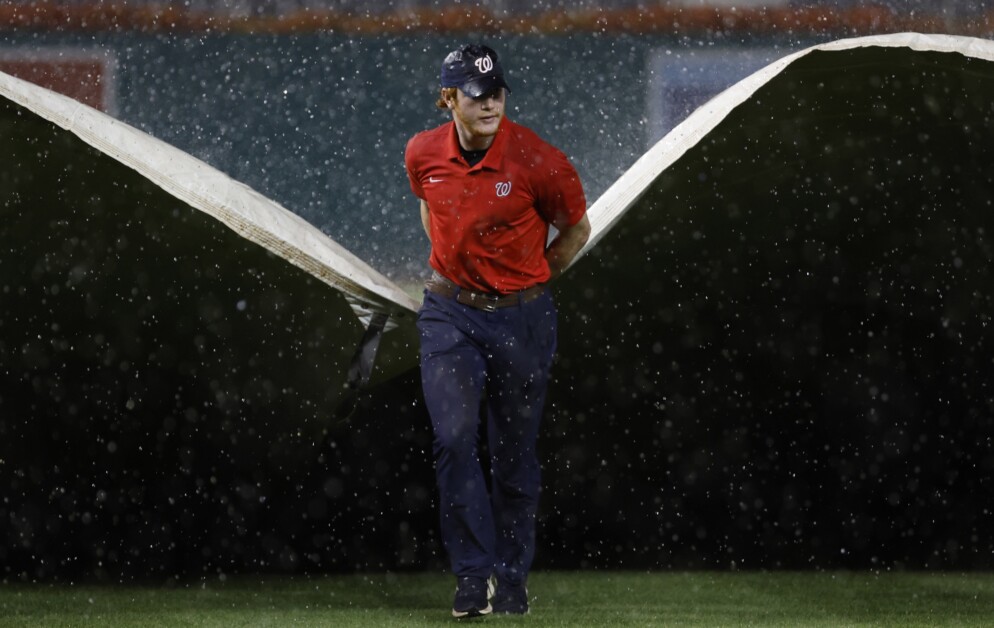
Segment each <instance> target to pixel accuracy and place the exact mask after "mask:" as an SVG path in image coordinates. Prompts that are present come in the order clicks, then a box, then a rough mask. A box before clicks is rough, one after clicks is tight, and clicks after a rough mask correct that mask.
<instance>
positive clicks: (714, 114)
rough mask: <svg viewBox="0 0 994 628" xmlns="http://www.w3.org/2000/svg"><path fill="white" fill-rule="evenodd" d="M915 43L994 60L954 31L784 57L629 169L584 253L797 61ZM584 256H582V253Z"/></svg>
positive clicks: (981, 43)
mask: <svg viewBox="0 0 994 628" xmlns="http://www.w3.org/2000/svg"><path fill="white" fill-rule="evenodd" d="M873 46H878V47H884V48H900V47H904V48H910V49H911V50H915V51H921V52H945V53H958V54H962V55H965V56H967V57H974V58H977V59H984V60H987V61H994V42H992V41H988V40H983V39H975V38H972V37H960V36H953V35H924V34H919V33H898V34H894V35H873V36H869V37H857V38H853V39H843V40H839V41H834V42H831V43H827V44H820V45H817V46H812V47H811V48H807V49H805V50H801V51H798V52H796V53H794V54H791V55H788V56H786V57H784V58H782V59H779V60H777V61H775V62H773V63H771V64H769V65H768V66H766V67H764V68H763V69H761V70H759V71H757V72H755V73H753V74H752V75H750V76H748V77H746V78H745V79H743V80H741V81H739V82H738V83H736V84H735V85H733V86H732V87H730V88H728V89H727V90H725V91H724V92H722V93H721V94H719V95H718V96H715V97H714V98H713V99H711V100H710V101H708V102H707V103H706V104H704V105H703V106H701V107H700V108H698V109H697V110H696V111H694V113H693V114H691V115H690V116H689V117H688V118H687V119H686V120H684V121H683V122H682V123H681V124H679V125H677V126H676V127H675V128H674V129H673V130H672V131H670V132H669V133H668V134H667V135H666V136H665V137H663V139H661V140H659V142H658V143H656V145H655V146H653V147H652V148H651V149H649V150H648V151H646V153H645V154H644V155H643V156H642V157H641V158H640V159H639V160H638V161H637V162H635V164H634V165H632V167H631V168H629V169H628V171H626V172H625V173H624V174H623V175H622V176H621V177H619V178H618V180H617V181H615V183H614V184H613V185H612V186H611V187H610V188H608V190H607V191H606V192H605V193H604V194H603V195H601V197H600V198H599V199H597V202H595V203H594V204H593V205H592V206H591V207H590V209H589V216H590V222H591V225H592V228H593V229H592V234H591V237H590V241H589V242H588V243H587V246H586V247H584V249H583V251H582V252H581V256H582V255H583V254H584V253H586V252H587V251H589V250H590V249H591V248H593V247H594V246H596V245H597V242H598V241H599V240H600V239H601V238H602V237H603V236H604V235H605V234H606V233H607V232H609V231H610V230H611V228H612V227H613V226H614V225H615V224H616V223H617V222H618V221H619V220H621V218H622V216H624V214H625V212H626V211H628V209H630V208H631V207H632V206H633V205H635V203H636V201H638V199H639V197H641V196H642V194H643V193H644V192H645V191H646V190H647V189H648V188H649V186H651V185H652V183H653V182H654V181H655V180H656V178H657V177H659V175H660V174H661V173H662V172H663V171H664V170H666V169H667V168H668V167H669V166H671V165H672V164H673V163H674V162H676V161H677V160H678V159H679V158H680V157H681V156H682V155H683V154H684V153H686V152H687V151H688V150H689V149H690V148H692V147H694V146H696V145H697V144H698V143H699V142H700V141H701V140H702V139H704V138H705V137H706V136H707V135H708V133H710V132H711V131H712V129H714V128H715V127H716V126H717V125H718V124H719V123H720V122H721V121H722V120H724V119H725V117H726V116H727V115H728V114H729V113H730V112H731V111H732V110H733V109H735V108H736V107H737V106H739V105H740V104H742V103H743V102H745V101H746V100H748V99H749V98H750V97H751V96H752V95H753V94H754V93H755V92H756V90H758V89H760V88H761V87H762V86H763V85H765V84H766V83H768V82H769V81H770V80H771V79H773V78H774V77H776V76H777V75H779V74H780V73H781V72H783V71H784V70H786V69H787V68H788V67H789V66H790V65H791V64H792V63H794V62H795V61H797V60H798V59H801V58H802V57H805V56H807V55H809V54H811V53H812V52H815V51H819V50H821V51H827V52H832V51H841V50H852V49H854V48H867V47H873ZM577 259H579V256H578V258H577Z"/></svg>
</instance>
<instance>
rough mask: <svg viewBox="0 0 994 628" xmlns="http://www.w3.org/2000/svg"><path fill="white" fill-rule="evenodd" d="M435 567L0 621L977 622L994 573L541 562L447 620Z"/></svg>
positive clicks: (212, 590) (40, 612) (152, 597)
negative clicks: (483, 604)
mask: <svg viewBox="0 0 994 628" xmlns="http://www.w3.org/2000/svg"><path fill="white" fill-rule="evenodd" d="M453 587H454V581H453V579H452V578H451V577H447V576H442V575H434V574H375V575H354V576H329V577H298V578H267V577H238V578H229V579H227V580H225V581H220V580H216V579H215V580H212V581H209V582H201V583H196V584H188V585H175V586H162V587H150V586H141V587H139V586H133V585H118V586H114V585H96V586H79V585H32V584H20V583H19V584H4V585H0V626H4V627H6V626H46V627H47V626H114V627H120V626H210V627H214V626H217V627H221V626H223V627H225V628H228V627H231V626H334V627H339V626H364V627H366V626H441V625H450V626H451V625H456V624H470V625H483V624H492V625H498V626H519V625H520V626H531V627H543V626H598V627H604V626H941V625H956V626H983V625H994V574H991V573H972V574H953V573H907V572H905V573H882V574H869V573H848V572H837V573H784V572H775V573H761V572H737V573H733V572H692V573H668V572H667V573H633V572H540V573H535V574H533V576H532V579H531V583H530V586H529V590H530V591H529V592H530V594H531V597H532V612H531V613H530V614H529V615H528V616H526V617H489V618H485V619H482V620H474V621H473V622H456V621H455V620H453V619H451V618H450V617H449V604H450V603H451V601H452V592H453Z"/></svg>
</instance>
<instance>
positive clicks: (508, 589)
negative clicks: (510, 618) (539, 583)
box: [493, 581, 528, 615]
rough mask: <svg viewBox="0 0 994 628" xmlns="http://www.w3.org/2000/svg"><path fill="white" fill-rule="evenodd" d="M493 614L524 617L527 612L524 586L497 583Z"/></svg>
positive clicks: (526, 595)
mask: <svg viewBox="0 0 994 628" xmlns="http://www.w3.org/2000/svg"><path fill="white" fill-rule="evenodd" d="M493 603H494V613H496V614H501V615H524V614H525V613H527V612H528V589H527V588H526V587H525V584H524V583H523V582H522V583H521V584H508V583H507V582H503V581H498V582H497V590H496V591H495V592H494V602H493Z"/></svg>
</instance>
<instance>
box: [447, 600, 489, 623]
mask: <svg viewBox="0 0 994 628" xmlns="http://www.w3.org/2000/svg"><path fill="white" fill-rule="evenodd" d="M493 610H494V609H493V607H492V606H490V604H489V603H488V604H487V607H486V608H474V609H473V610H469V611H457V610H456V609H452V616H453V617H455V618H456V619H472V618H473V617H483V616H484V615H489V614H490V613H492V612H493Z"/></svg>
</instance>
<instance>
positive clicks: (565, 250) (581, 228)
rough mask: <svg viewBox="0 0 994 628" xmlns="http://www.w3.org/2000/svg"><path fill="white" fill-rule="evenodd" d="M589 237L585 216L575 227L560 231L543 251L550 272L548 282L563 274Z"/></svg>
mask: <svg viewBox="0 0 994 628" xmlns="http://www.w3.org/2000/svg"><path fill="white" fill-rule="evenodd" d="M589 237H590V219H589V218H587V215H586V214H584V215H583V218H581V219H580V221H579V222H577V223H576V224H575V225H572V226H569V227H565V228H563V229H560V231H559V235H558V236H556V239H555V240H553V241H552V244H550V245H549V248H547V249H546V250H545V259H546V260H547V261H548V262H549V270H550V271H552V277H550V278H549V279H550V281H551V280H552V279H555V278H556V277H558V276H559V275H561V274H563V271H564V270H566V267H567V266H569V265H570V262H572V261H573V258H574V257H576V254H577V253H579V252H580V249H582V248H583V245H584V244H586V243H587V238H589Z"/></svg>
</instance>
